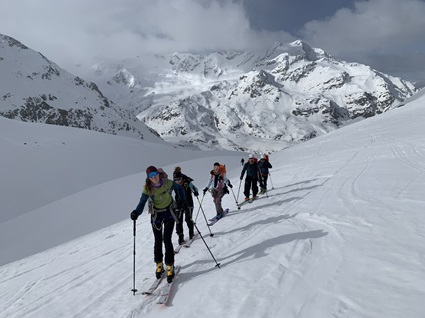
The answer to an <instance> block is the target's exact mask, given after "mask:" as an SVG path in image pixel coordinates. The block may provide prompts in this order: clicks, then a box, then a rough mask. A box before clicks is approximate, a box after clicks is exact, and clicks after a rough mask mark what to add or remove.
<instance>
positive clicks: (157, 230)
mask: <svg viewBox="0 0 425 318" xmlns="http://www.w3.org/2000/svg"><path fill="white" fill-rule="evenodd" d="M244 162H245V161H244V159H242V160H241V163H242V166H243V169H242V172H241V176H240V180H241V182H242V180H243V177H244V175H245V173H246V177H245V184H244V191H243V193H244V195H245V201H249V200H255V199H256V198H257V194H258V193H260V194H262V193H266V192H267V179H268V176H269V169H270V168H272V165H271V164H270V162H269V160H268V155H261V158H260V160H259V161H258V160H257V159H256V158H255V156H254V155H249V158H248V161H247V162H246V163H244ZM146 176H147V177H146V182H145V185H144V187H143V191H142V195H141V197H140V201H139V204H138V205H137V207H136V209H135V210H133V211H132V212H131V214H130V218H131V219H132V220H133V221H134V224H135V222H136V220H137V218H138V217H139V215H141V214H142V212H143V209H144V207H145V205H146V203H148V210H149V213H150V214H151V225H152V231H153V235H154V261H155V263H156V271H155V276H156V278H157V279H160V278H161V277H162V275H163V273H164V272H165V270H166V272H167V282H168V283H171V282H172V281H173V278H174V275H175V271H174V254H175V253H174V247H173V243H172V233H173V229H174V224H175V223H176V233H177V236H178V244H180V245H182V244H184V243H185V239H184V234H183V216H184V219H185V222H186V225H187V228H188V230H189V239H192V238H193V237H194V235H195V233H194V227H196V224H195V223H194V221H193V219H192V216H193V208H194V204H193V197H192V194H193V195H195V197H197V199H198V202H199V204H200V205H201V201H200V200H199V197H198V196H199V192H198V188H197V187H196V186H195V185H194V184H193V179H192V178H190V177H188V176H187V175H185V174H183V173H182V171H181V168H180V167H176V168H175V170H174V172H173V180H171V179H169V178H168V175H167V174H166V173H165V172H164V171H163V170H162V169H161V168H156V167H154V166H149V167H148V168H147V169H146ZM257 183H259V185H260V189H261V190H260V192H258V185H257ZM228 188H231V189H232V188H233V185H232V184H231V183H230V180H229V179H228V178H227V177H226V168H225V165H222V164H220V163H218V162H215V163H214V168H213V170H211V172H210V174H209V177H208V182H207V185H206V187H205V188H204V189H203V194H204V196H205V194H206V193H207V192H208V191H210V192H211V196H212V198H213V202H214V204H215V209H216V218H217V219H220V218H221V217H222V216H223V212H224V210H223V207H222V203H221V201H222V199H223V196H224V195H225V194H227V193H229V189H228ZM239 188H240V185H239ZM251 190H252V197H251V198H250V196H249V195H250V192H251ZM173 191H174V193H175V197H174V198H173V196H172V192H173ZM232 192H233V190H232ZM238 196H239V193H238ZM202 199H203V198H202ZM236 203H237V201H236ZM162 244H164V247H165V257H164V254H163V248H162ZM134 253H135V252H134ZM164 262H165V265H166V268H165V267H164Z"/></svg>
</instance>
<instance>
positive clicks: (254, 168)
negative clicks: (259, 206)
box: [240, 155, 259, 201]
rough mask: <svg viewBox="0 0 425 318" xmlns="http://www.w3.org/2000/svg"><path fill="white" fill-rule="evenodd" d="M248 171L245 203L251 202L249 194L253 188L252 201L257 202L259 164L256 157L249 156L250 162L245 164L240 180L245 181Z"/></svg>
mask: <svg viewBox="0 0 425 318" xmlns="http://www.w3.org/2000/svg"><path fill="white" fill-rule="evenodd" d="M245 171H246V178H245V187H244V192H243V193H244V194H245V201H249V193H250V190H251V188H252V198H251V200H255V199H256V198H257V193H258V185H257V182H258V172H259V170H258V163H257V162H256V158H255V156H254V155H249V157H248V162H247V163H245V165H244V166H243V169H242V172H241V177H240V179H241V180H243V176H244V174H245Z"/></svg>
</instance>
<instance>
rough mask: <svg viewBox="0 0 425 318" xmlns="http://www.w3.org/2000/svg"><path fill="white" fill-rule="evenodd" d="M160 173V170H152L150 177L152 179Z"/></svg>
mask: <svg viewBox="0 0 425 318" xmlns="http://www.w3.org/2000/svg"><path fill="white" fill-rule="evenodd" d="M158 174H159V172H158V171H152V172H151V173H149V174H148V178H149V179H150V178H153V177H156V176H157V175H158Z"/></svg>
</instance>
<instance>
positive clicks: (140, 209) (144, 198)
mask: <svg viewBox="0 0 425 318" xmlns="http://www.w3.org/2000/svg"><path fill="white" fill-rule="evenodd" d="M148 199H149V196H148V195H147V194H146V193H144V192H143V193H142V196H141V197H140V200H139V204H138V205H137V207H136V209H134V210H133V212H131V214H130V218H131V219H132V220H137V218H138V217H139V215H140V214H142V213H143V209H144V208H145V205H146V202H148Z"/></svg>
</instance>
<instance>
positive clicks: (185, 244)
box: [174, 233, 199, 254]
mask: <svg viewBox="0 0 425 318" xmlns="http://www.w3.org/2000/svg"><path fill="white" fill-rule="evenodd" d="M198 235H199V234H198V233H196V234H195V235H194V236H193V237H192V238H191V239H188V240H187V241H186V242H185V243H184V244H182V245H180V244H178V245H177V246H176V247H175V248H174V254H177V253H179V252H180V250H181V248H182V246H184V247H190V245H191V244H192V243H193V241H194V240H196V239H197V238H198Z"/></svg>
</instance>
